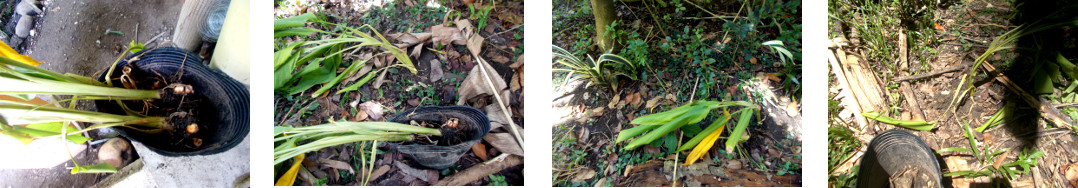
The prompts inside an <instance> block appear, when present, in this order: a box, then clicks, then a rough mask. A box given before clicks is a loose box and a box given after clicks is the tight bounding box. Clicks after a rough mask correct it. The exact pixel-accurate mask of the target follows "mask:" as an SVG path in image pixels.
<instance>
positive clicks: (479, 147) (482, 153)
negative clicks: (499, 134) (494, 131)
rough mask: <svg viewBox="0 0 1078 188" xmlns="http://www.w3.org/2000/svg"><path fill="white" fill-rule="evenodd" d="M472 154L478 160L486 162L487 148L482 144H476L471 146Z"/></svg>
mask: <svg viewBox="0 0 1078 188" xmlns="http://www.w3.org/2000/svg"><path fill="white" fill-rule="evenodd" d="M472 152H473V153H475V156H476V157H479V159H482V160H483V161H487V146H486V145H483V142H476V143H475V145H472Z"/></svg>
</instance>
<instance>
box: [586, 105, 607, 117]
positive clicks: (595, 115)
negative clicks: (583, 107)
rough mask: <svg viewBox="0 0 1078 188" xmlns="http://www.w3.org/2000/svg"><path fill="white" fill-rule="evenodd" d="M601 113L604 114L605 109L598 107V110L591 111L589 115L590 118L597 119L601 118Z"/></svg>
mask: <svg viewBox="0 0 1078 188" xmlns="http://www.w3.org/2000/svg"><path fill="white" fill-rule="evenodd" d="M603 112H606V107H602V106H600V107H598V108H595V109H592V110H591V113H590V114H591V117H599V116H603Z"/></svg>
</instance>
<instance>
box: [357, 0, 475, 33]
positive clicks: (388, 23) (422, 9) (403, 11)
mask: <svg viewBox="0 0 1078 188" xmlns="http://www.w3.org/2000/svg"><path fill="white" fill-rule="evenodd" d="M396 3H397V2H387V3H386V4H385V5H383V6H381V7H380V8H376V9H371V10H367V11H365V12H364V13H363V14H365V15H363V16H360V17H359V23H360V24H365V25H371V26H374V27H375V28H376V29H378V30H379V31H386V30H392V31H400V32H409V33H419V32H423V31H422V30H423V29H424V28H430V26H433V25H434V24H438V23H441V20H442V18H443V16H444V15H445V14H446V12H448V11H449V10H448V9H447V8H445V7H428V6H401V7H402V8H400V9H399V10H398V8H397V6H398V5H397V4H396ZM457 14H458V15H459V13H457Z"/></svg>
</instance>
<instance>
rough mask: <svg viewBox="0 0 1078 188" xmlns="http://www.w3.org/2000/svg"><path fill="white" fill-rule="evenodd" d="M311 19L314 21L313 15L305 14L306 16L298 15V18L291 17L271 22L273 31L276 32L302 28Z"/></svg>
mask: <svg viewBox="0 0 1078 188" xmlns="http://www.w3.org/2000/svg"><path fill="white" fill-rule="evenodd" d="M311 19H315V16H314V14H312V13H306V14H301V15H298V16H293V17H288V18H282V19H277V20H273V30H274V31H278V30H281V29H286V28H292V27H303V26H304V25H306V24H307V21H309V20H311Z"/></svg>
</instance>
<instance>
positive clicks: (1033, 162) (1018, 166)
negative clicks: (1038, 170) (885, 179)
mask: <svg viewBox="0 0 1078 188" xmlns="http://www.w3.org/2000/svg"><path fill="white" fill-rule="evenodd" d="M964 125H965V126H964V127H963V128H962V130H963V132H962V135H963V136H965V137H966V138H967V139H969V146H970V148H968V149H967V148H963V147H950V148H943V149H940V150H938V151H936V153H940V154H943V153H947V152H964V153H969V154H971V155H973V157H974V158H976V159H977V160H978V161H979V162H980V164H993V163H994V162H995V160H994V158H995V157H996V156H998V155H1000V154H1003V153H1004V152H1007V151H1009V150H1010V148H1002V149H997V150H995V151H992V152H988V146H987V145H985V146H984V148H978V147H977V145H981V144H979V142H978V141H977V139H976V138H974V136H973V131H974V130H973V128H971V127H970V126H969V123H965V124H964ZM1041 156H1044V153H1043V152H1041V151H1037V150H1029V149H1026V150H1023V151H1022V152H1020V153H1019V154H1018V159H1016V160H1015V161H1013V162H1008V163H1003V164H1002V165H1000V166H999V167H998V168H997V167H995V166H993V165H985V166H984V167H982V168H981V169H978V170H965V171H956V172H950V173H946V174H944V176H963V177H969V178H973V177H981V176H988V175H992V174H998V175H1001V176H1003V177H1004V178H1007V179H1014V178H1016V175H1021V174H1025V173H1029V170H1030V168H1032V167H1034V166H1037V158H1040V157H1041Z"/></svg>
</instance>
